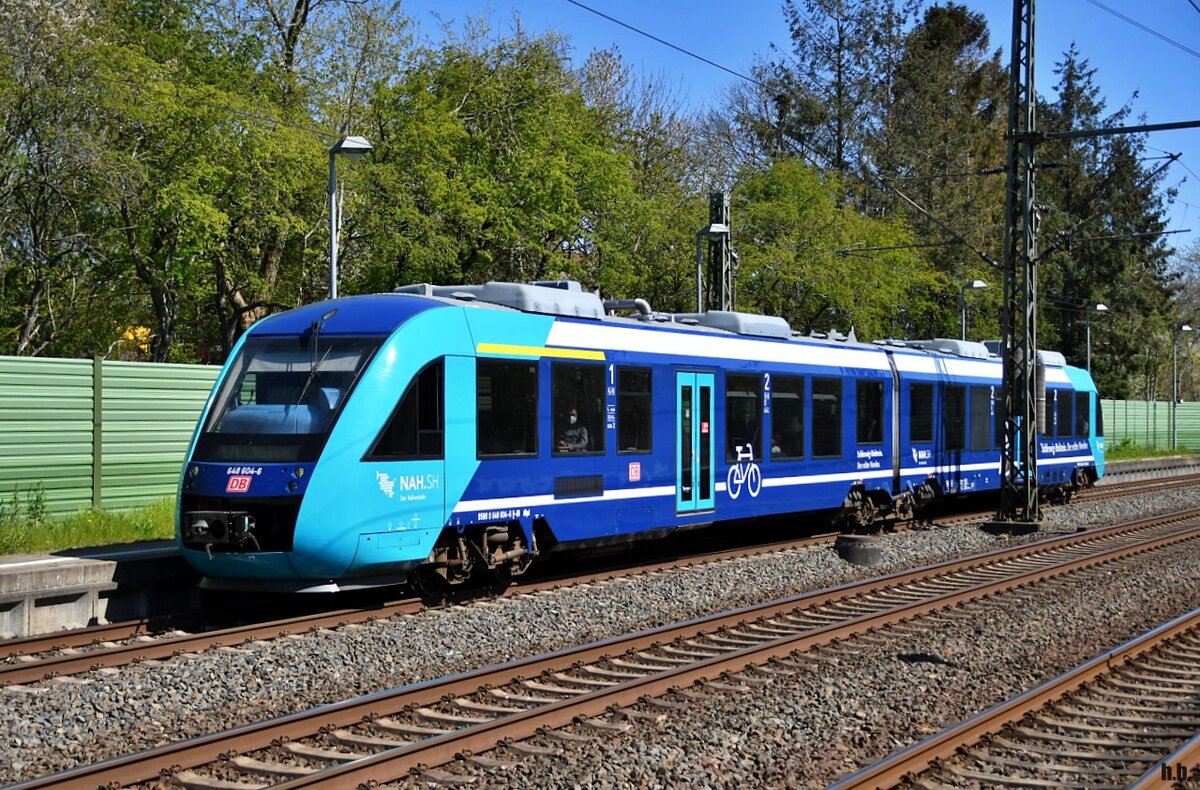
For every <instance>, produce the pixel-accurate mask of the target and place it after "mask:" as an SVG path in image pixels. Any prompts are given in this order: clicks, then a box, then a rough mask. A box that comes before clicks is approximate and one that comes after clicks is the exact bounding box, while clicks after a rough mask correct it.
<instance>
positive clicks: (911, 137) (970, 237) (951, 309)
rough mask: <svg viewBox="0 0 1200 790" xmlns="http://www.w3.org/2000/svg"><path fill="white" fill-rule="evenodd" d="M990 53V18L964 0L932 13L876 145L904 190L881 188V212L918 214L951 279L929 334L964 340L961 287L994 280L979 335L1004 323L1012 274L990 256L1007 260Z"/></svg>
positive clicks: (900, 74)
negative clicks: (1002, 308) (1006, 285)
mask: <svg viewBox="0 0 1200 790" xmlns="http://www.w3.org/2000/svg"><path fill="white" fill-rule="evenodd" d="M989 50H990V45H989V37H988V29H987V23H986V20H985V19H984V17H983V15H982V14H979V13H974V12H971V11H969V10H968V9H967V8H965V7H964V6H962V5H958V4H954V3H950V4H947V5H945V6H933V7H931V8H929V9H928V10H926V12H925V15H924V17H923V19H922V21H921V23H920V24H918V25H917V26H916V27H914V28H913V29H912V31H910V32H909V34H908V36H907V37H906V38H905V42H904V48H903V52H902V54H901V57H900V59H899V61H898V63H897V64H896V68H895V73H894V76H893V77H892V78H891V80H890V83H891V85H892V94H893V98H892V101H891V103H890V105H889V106H888V108H887V114H886V116H885V117H884V119H883V126H882V130H881V133H880V135H879V136H878V137H876V138H875V139H874V140H872V141H871V142H870V143H868V146H867V150H868V153H869V155H870V157H871V159H872V161H873V162H875V165H876V168H877V170H878V172H879V173H880V174H881V176H882V177H883V179H884V180H885V181H886V183H887V184H889V185H891V186H892V187H893V188H894V190H881V191H880V192H878V193H876V200H878V201H879V207H880V210H883V211H885V212H887V213H888V214H893V215H900V216H904V217H906V218H907V219H908V222H909V224H910V225H911V226H912V228H913V231H914V235H915V236H916V238H917V239H919V240H920V241H921V242H922V243H925V244H929V245H930V246H928V247H926V248H925V249H924V251H923V253H922V254H923V257H924V258H925V259H926V260H927V261H929V263H930V264H931V265H932V266H933V267H934V268H935V269H936V270H937V271H938V272H939V273H941V275H942V278H943V282H944V287H943V289H942V290H941V292H940V293H938V294H937V296H936V300H935V303H934V304H935V305H936V307H935V309H933V310H930V311H928V312H926V313H924V314H923V315H921V316H919V317H914V318H916V319H917V323H916V326H915V327H914V330H915V331H916V332H917V333H918V334H919V335H922V336H950V337H954V336H957V334H958V299H959V288H960V286H961V284H962V283H964V282H970V281H971V280H974V279H976V278H981V279H983V280H984V281H985V282H989V283H990V284H991V285H992V286H993V288H991V289H989V291H986V292H984V293H982V294H978V295H976V297H975V298H974V299H973V300H972V301H973V303H974V304H976V305H977V306H979V307H980V308H981V309H979V310H978V311H977V315H978V316H980V317H981V318H983V319H984V325H983V327H979V326H976V331H981V330H982V331H987V330H991V331H995V332H998V329H999V327H998V321H997V320H996V319H995V318H994V316H995V315H996V309H995V308H996V306H998V305H999V303H1000V301H1001V290H1002V289H1001V288H1000V287H999V286H1000V285H1001V282H1002V273H1001V272H1000V271H998V270H997V269H996V268H994V267H992V266H989V265H988V263H987V262H986V261H985V260H984V259H983V256H984V255H986V256H987V257H988V258H991V259H992V260H995V261H999V260H1001V259H1002V254H1001V251H1000V248H1001V239H1002V237H1003V227H1004V225H1003V223H1004V179H1003V175H1002V168H1003V165H1004V159H1005V144H1004V124H1005V108H1006V106H1007V102H1006V98H1007V85H1006V82H1005V76H1004V71H1003V69H1002V67H1001V65H1000V62H999V53H998V52H995V51H989ZM895 190H898V191H899V192H902V193H903V194H904V195H905V196H907V197H908V198H910V199H911V200H913V201H914V202H915V203H916V204H917V205H919V206H921V207H923V208H925V209H927V210H928V211H929V212H930V213H931V214H932V215H933V216H934V217H936V218H937V222H935V221H933V220H931V219H930V218H929V217H927V216H926V215H925V214H923V213H921V212H919V211H916V210H914V209H912V208H911V206H910V205H908V204H907V202H906V201H904V200H902V199H901V198H900V197H899V196H898V194H897V191H895ZM947 228H948V229H949V231H948V230H947ZM951 231H952V232H951ZM980 253H982V254H983V255H981V254H980ZM989 307H990V308H991V309H989Z"/></svg>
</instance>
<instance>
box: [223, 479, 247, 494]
mask: <svg viewBox="0 0 1200 790" xmlns="http://www.w3.org/2000/svg"><path fill="white" fill-rule="evenodd" d="M251 479H252V478H251V477H250V475H233V476H232V477H230V478H229V483H228V484H226V486H225V493H226V494H244V493H246V492H247V491H249V490H250V480H251Z"/></svg>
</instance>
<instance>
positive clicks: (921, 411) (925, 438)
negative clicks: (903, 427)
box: [908, 383, 933, 443]
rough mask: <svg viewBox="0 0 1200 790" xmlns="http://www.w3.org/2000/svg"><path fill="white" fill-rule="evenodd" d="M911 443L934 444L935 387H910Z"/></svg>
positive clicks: (925, 385)
mask: <svg viewBox="0 0 1200 790" xmlns="http://www.w3.org/2000/svg"><path fill="white" fill-rule="evenodd" d="M908 426H909V437H908V440H909V441H910V442H913V443H916V442H933V385H932V384H916V383H913V384H909V385H908Z"/></svg>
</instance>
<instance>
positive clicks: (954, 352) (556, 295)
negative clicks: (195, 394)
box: [253, 280, 1066, 367]
mask: <svg viewBox="0 0 1200 790" xmlns="http://www.w3.org/2000/svg"><path fill="white" fill-rule="evenodd" d="M413 297H415V298H413ZM441 306H458V307H467V306H470V307H475V308H482V309H497V310H514V311H520V312H525V313H536V314H540V315H550V316H556V317H561V318H568V319H582V320H584V321H589V322H590V321H596V322H600V323H603V324H607V325H613V324H615V325H623V326H640V327H644V328H651V327H653V328H657V329H669V330H676V331H689V332H699V333H711V334H713V335H717V336H726V337H727V336H730V335H736V336H742V337H746V338H748V339H759V338H761V339H770V340H782V341H791V342H803V343H809V344H817V345H836V346H842V347H845V346H854V347H857V348H860V349H863V350H874V351H877V352H882V351H883V350H884V349H891V350H894V351H901V352H905V353H913V354H919V355H922V354H923V355H928V354H934V355H943V356H948V357H959V358H965V359H974V360H981V361H994V362H996V361H998V359H997V357H996V355H995V354H994V353H993V352H992V350H991V348H990V346H991V345H993V344H994V341H993V343H989V344H986V345H985V344H984V343H975V342H970V341H963V340H956V339H950V338H931V339H927V340H896V339H887V340H876V341H874V342H873V343H860V342H858V340H857V339H856V338H855V336H854V330H853V329H852V330H850V332H849V333H848V334H845V335H843V334H841V333H838V332H836V331H833V332H829V333H813V334H810V335H804V334H801V333H800V332H796V331H794V330H793V329H792V328H791V326H790V325H789V324H788V322H787V321H786V320H785V319H783V318H780V317H778V316H767V315H759V314H755V313H743V312H737V311H731V310H707V311H705V312H702V313H663V312H656V311H654V310H653V309H651V307H650V305H649V304H648V303H647V302H646V301H645V300H643V299H625V300H608V301H604V300H601V298H600V297H599V296H597V295H596V294H594V293H592V292H589V291H585V290H583V288H582V287H581V285H580V284H579V283H578V282H576V281H573V280H557V281H550V282H533V283H508V282H487V283H483V284H482V285H432V284H429V283H415V284H412V285H405V286H402V287H400V288H396V289H395V290H394V291H392V292H391V293H384V294H365V295H361V296H349V297H343V298H340V299H337V300H332V301H325V302H317V303H315V304H311V305H304V306H302V307H298V308H296V309H294V310H289V311H287V312H284V313H278V314H276V315H273V316H271V317H270V318H268V319H264V320H263V321H260V322H259V323H258V324H256V325H255V327H254V329H253V332H254V334H256V335H293V334H303V333H304V332H308V331H312V328H313V327H314V326H316V325H317V324H320V326H321V331H322V332H323V333H324V334H329V335H359V336H365V335H388V334H391V333H392V332H393V331H395V329H396V328H397V327H398V326H400V324H402V323H404V322H405V321H407V320H408V319H409V318H412V317H413V316H414V315H417V314H418V313H421V312H424V311H425V310H429V309H434V308H437V307H441ZM625 311H630V312H631V313H632V314H631V315H619V314H618V313H619V312H625ZM1038 358H1039V360H1040V361H1041V362H1042V363H1043V364H1046V365H1051V366H1062V367H1065V366H1066V359H1065V358H1064V357H1063V355H1062V354H1060V353H1058V352H1055V351H1039V352H1038Z"/></svg>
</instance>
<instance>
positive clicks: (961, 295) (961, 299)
mask: <svg viewBox="0 0 1200 790" xmlns="http://www.w3.org/2000/svg"><path fill="white" fill-rule="evenodd" d="M984 288H987V283H985V282H984V281H983V280H972V281H971V282H969V283H964V284H963V287H962V290H960V291H959V292H958V311H959V313H960V314H961V315H962V339H963V340H966V339H967V291H982V290H983V289H984Z"/></svg>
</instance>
